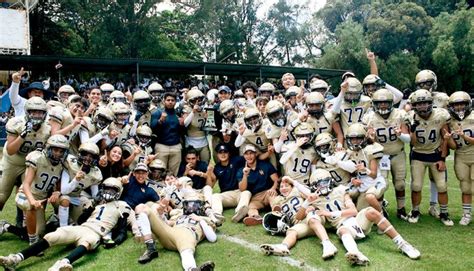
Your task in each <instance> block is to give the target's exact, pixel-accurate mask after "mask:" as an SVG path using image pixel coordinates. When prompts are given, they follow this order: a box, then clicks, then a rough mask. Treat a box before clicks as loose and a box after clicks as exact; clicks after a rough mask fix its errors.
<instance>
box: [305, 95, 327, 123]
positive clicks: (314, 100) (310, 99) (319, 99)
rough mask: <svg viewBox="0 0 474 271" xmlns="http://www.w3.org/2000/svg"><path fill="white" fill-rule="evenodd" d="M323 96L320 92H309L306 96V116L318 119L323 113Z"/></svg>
mask: <svg viewBox="0 0 474 271" xmlns="http://www.w3.org/2000/svg"><path fill="white" fill-rule="evenodd" d="M324 103H325V100H324V96H323V95H322V94H321V93H320V92H311V93H309V94H308V96H306V106H307V108H308V109H307V110H308V114H310V115H311V116H313V117H315V118H317V119H319V118H320V117H321V116H322V115H323V113H324Z"/></svg>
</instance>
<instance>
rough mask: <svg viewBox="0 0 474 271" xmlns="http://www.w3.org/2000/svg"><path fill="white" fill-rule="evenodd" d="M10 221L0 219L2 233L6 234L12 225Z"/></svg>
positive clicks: (0, 232)
mask: <svg viewBox="0 0 474 271" xmlns="http://www.w3.org/2000/svg"><path fill="white" fill-rule="evenodd" d="M10 225H11V224H10V223H8V221H6V220H0V235H2V234H4V233H5V232H7V228H8V227H10Z"/></svg>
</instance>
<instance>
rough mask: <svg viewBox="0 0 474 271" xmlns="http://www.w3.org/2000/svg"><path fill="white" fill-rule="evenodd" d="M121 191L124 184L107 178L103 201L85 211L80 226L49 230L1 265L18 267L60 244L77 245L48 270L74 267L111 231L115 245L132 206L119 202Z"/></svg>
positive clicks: (120, 239) (122, 235) (2, 258)
mask: <svg viewBox="0 0 474 271" xmlns="http://www.w3.org/2000/svg"><path fill="white" fill-rule="evenodd" d="M121 192H122V183H121V182H120V181H119V180H118V179H116V178H108V179H106V180H105V181H104V182H103V184H102V193H101V201H100V203H99V204H98V205H97V206H96V207H95V208H92V207H91V208H90V209H87V210H85V211H84V214H83V215H81V217H80V218H79V222H81V221H84V219H86V218H87V217H88V218H87V221H85V222H84V223H83V224H81V225H80V226H65V227H60V228H58V229H57V230H56V231H54V232H51V233H48V234H46V235H45V236H44V239H40V240H39V241H38V242H36V243H34V244H33V245H30V246H29V247H28V248H26V249H24V250H22V251H20V252H19V253H16V254H10V255H8V256H0V265H1V266H3V267H4V268H5V270H15V267H16V266H17V265H18V264H19V263H20V262H22V261H24V260H26V259H28V258H30V257H32V256H35V255H38V254H39V253H41V252H43V251H45V250H46V249H48V248H49V247H52V246H57V245H67V244H75V245H76V248H75V249H74V250H73V251H72V252H71V253H70V254H69V255H68V256H67V257H65V258H64V259H61V260H58V261H57V262H56V263H55V264H54V265H53V266H52V267H51V268H49V269H48V270H49V271H59V270H72V265H71V264H72V263H73V262H75V261H76V260H78V259H79V258H80V257H82V256H83V255H85V254H86V252H87V251H90V250H94V249H95V248H96V247H97V246H98V245H99V242H100V240H101V239H102V238H103V237H104V236H105V235H106V234H108V233H110V232H112V233H113V234H112V236H115V239H114V242H115V244H120V243H122V242H123V241H125V239H126V236H127V234H126V226H127V217H128V215H129V213H130V211H131V209H130V207H129V206H128V205H127V204H126V203H125V202H123V201H118V199H119V198H120V194H121Z"/></svg>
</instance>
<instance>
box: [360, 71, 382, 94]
mask: <svg viewBox="0 0 474 271" xmlns="http://www.w3.org/2000/svg"><path fill="white" fill-rule="evenodd" d="M362 86H363V89H364V94H365V95H367V96H369V97H372V95H373V94H374V92H375V91H376V90H378V89H380V88H382V87H384V86H385V83H384V82H383V80H382V79H380V77H378V76H377V75H375V74H369V75H367V76H366V77H365V78H364V80H362Z"/></svg>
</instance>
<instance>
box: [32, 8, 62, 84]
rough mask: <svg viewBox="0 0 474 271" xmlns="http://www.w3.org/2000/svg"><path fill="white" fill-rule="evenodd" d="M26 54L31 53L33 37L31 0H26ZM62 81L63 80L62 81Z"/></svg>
mask: <svg viewBox="0 0 474 271" xmlns="http://www.w3.org/2000/svg"><path fill="white" fill-rule="evenodd" d="M25 4H26V42H27V45H26V46H27V48H26V54H27V55H31V43H30V42H31V38H30V1H29V0H26V2H25ZM60 83H61V82H60Z"/></svg>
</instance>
